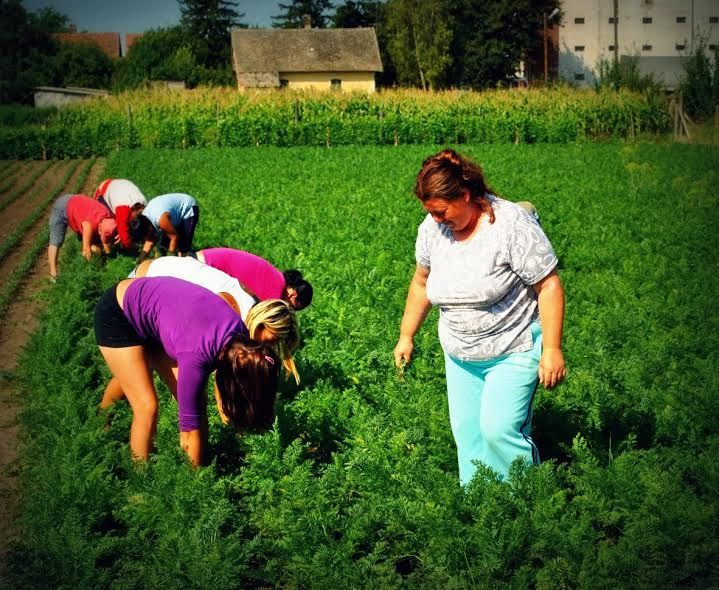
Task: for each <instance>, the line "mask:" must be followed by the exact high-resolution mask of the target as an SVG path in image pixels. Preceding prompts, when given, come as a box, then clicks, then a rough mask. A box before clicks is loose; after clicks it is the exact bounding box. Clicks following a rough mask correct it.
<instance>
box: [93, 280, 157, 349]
mask: <svg viewBox="0 0 719 590" xmlns="http://www.w3.org/2000/svg"><path fill="white" fill-rule="evenodd" d="M95 341H96V342H97V343H98V345H100V346H107V347H108V348H126V347H128V346H143V345H144V344H145V343H146V339H145V338H142V337H141V336H140V335H139V334H138V333H137V332H136V331H135V328H133V327H132V324H130V321H129V320H128V319H127V318H126V317H125V314H124V313H123V311H122V308H121V307H120V304H119V303H118V302H117V285H115V286H114V287H110V288H109V289H108V290H107V291H105V293H103V295H102V297H101V298H100V301H99V302H98V303H97V305H96V306H95Z"/></svg>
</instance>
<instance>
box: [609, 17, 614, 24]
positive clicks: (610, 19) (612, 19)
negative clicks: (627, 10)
mask: <svg viewBox="0 0 719 590" xmlns="http://www.w3.org/2000/svg"><path fill="white" fill-rule="evenodd" d="M609 24H610V25H613V24H614V17H613V16H610V17H609Z"/></svg>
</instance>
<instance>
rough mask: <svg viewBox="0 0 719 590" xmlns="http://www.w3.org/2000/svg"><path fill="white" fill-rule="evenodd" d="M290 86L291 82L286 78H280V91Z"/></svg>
mask: <svg viewBox="0 0 719 590" xmlns="http://www.w3.org/2000/svg"><path fill="white" fill-rule="evenodd" d="M289 85H290V81H289V80H286V79H285V78H280V90H283V89H285V88H287V87H288V86H289Z"/></svg>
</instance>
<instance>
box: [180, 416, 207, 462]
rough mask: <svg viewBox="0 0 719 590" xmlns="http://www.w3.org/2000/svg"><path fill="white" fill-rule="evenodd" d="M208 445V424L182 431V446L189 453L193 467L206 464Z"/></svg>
mask: <svg viewBox="0 0 719 590" xmlns="http://www.w3.org/2000/svg"><path fill="white" fill-rule="evenodd" d="M206 445H207V424H205V425H204V427H203V428H199V429H197V430H190V431H188V432H180V446H181V447H182V448H183V449H184V451H185V452H186V453H187V456H188V457H189V459H190V462H191V463H192V466H193V467H199V466H200V465H204V463H203V459H204V456H205V446H206Z"/></svg>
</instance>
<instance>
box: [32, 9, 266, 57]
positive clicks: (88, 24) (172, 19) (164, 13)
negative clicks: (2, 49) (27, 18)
mask: <svg viewBox="0 0 719 590" xmlns="http://www.w3.org/2000/svg"><path fill="white" fill-rule="evenodd" d="M278 3H279V2H276V1H272V0H238V3H237V7H238V9H239V12H244V13H245V17H244V18H243V19H242V21H243V22H244V23H246V24H248V25H250V26H253V25H257V26H259V27H267V28H269V27H271V26H272V20H271V17H272V16H274V15H277V14H279V12H280V10H279V7H278V6H277V5H278ZM23 6H24V7H25V8H26V9H27V10H28V11H31V12H32V11H35V10H38V9H39V8H43V7H45V6H51V7H52V8H54V9H55V10H57V11H58V12H61V13H63V14H66V15H67V16H69V17H70V21H71V22H72V23H73V24H74V25H75V26H76V27H77V30H78V31H88V32H91V33H110V32H112V33H114V32H118V33H120V35H121V38H122V42H123V46H124V43H125V33H142V32H144V31H146V30H148V29H153V28H157V27H168V26H171V25H176V24H177V23H178V22H180V7H179V4H178V3H177V0H23Z"/></svg>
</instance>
